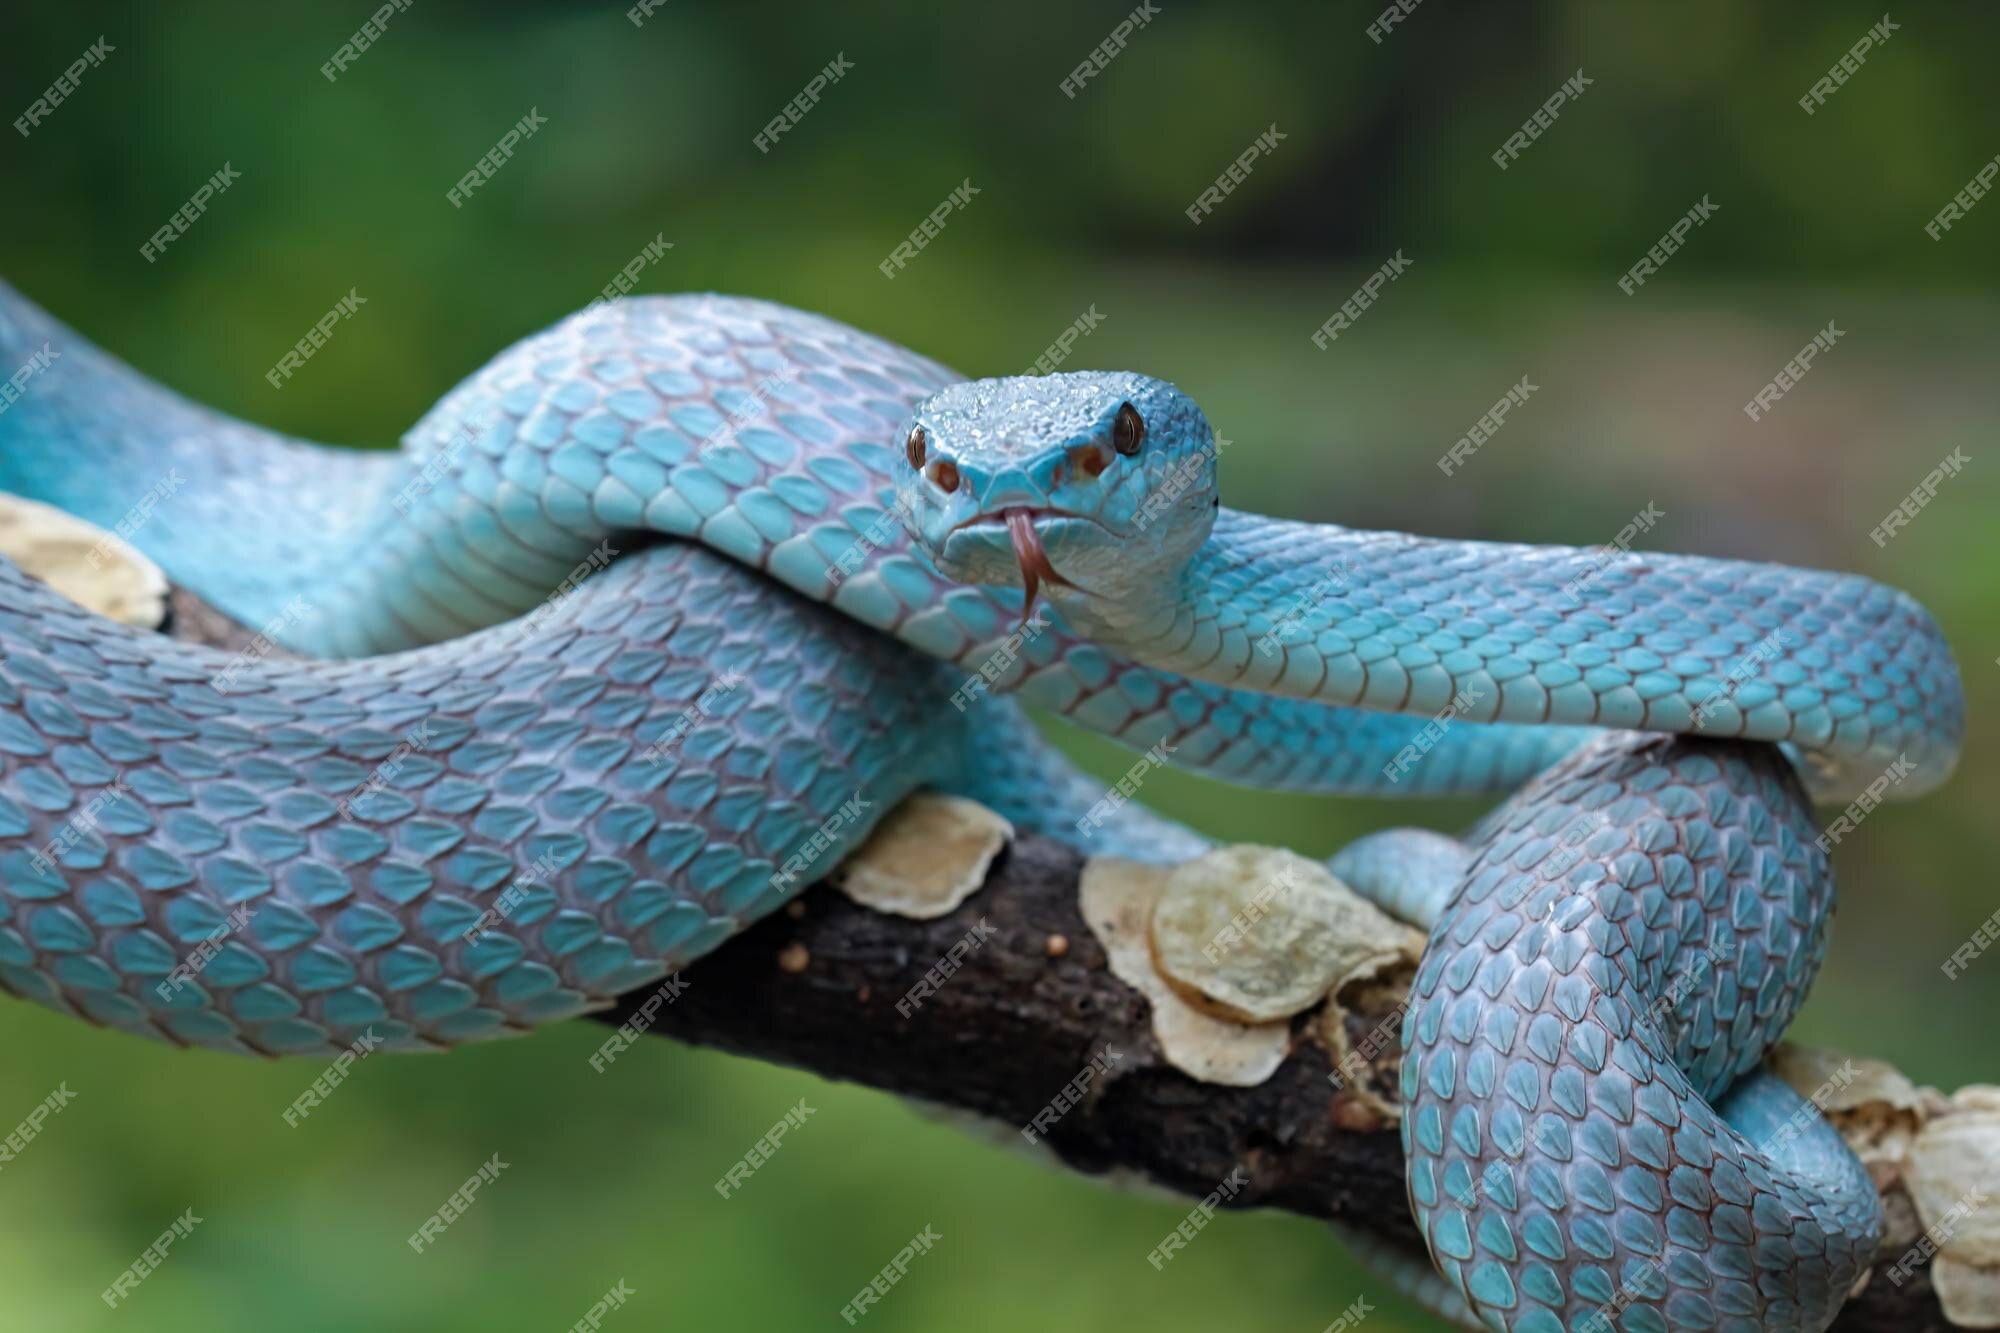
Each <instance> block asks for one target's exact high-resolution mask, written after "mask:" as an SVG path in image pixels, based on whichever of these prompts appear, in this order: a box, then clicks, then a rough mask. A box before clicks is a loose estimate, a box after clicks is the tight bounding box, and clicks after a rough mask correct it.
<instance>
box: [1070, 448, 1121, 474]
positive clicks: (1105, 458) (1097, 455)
mask: <svg viewBox="0 0 2000 1333" xmlns="http://www.w3.org/2000/svg"><path fill="white" fill-rule="evenodd" d="M1069 461H1070V462H1072V463H1074V464H1075V465H1076V468H1077V470H1078V471H1080V472H1082V473H1083V474H1084V475H1085V476H1090V477H1101V476H1103V475H1104V469H1106V468H1108V467H1110V466H1111V455H1109V454H1107V453H1105V452H1104V450H1102V449H1100V448H1098V447H1097V446H1096V445H1094V444H1081V445H1078V446H1077V447H1076V448H1074V449H1072V450H1070V451H1069Z"/></svg>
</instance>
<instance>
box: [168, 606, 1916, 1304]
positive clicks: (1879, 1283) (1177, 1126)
mask: <svg viewBox="0 0 2000 1333" xmlns="http://www.w3.org/2000/svg"><path fill="white" fill-rule="evenodd" d="M169 628H170V632H171V633H173V634H175V635H176V636H177V637H181V638H188V639H193V640H196V641H199V642H206V643H211V644H214V645H216V646H219V647H225V648H232V649H235V648H241V647H242V646H243V645H244V644H246V643H247V642H249V640H250V639H251V637H252V636H251V635H250V634H249V633H248V632H247V631H245V630H243V629H242V628H241V627H240V626H237V625H235V624H234V623H233V622H231V621H229V620H228V619H227V618H226V617H223V616H221V615H219V614H218V613H216V612H215V611H213V610H212V609H210V608H208V607H206V606H204V605H203V604H202V603H200V602H199V601H198V600H197V599H195V598H193V597H192V596H190V595H189V594H188V593H186V592H185V591H184V590H179V589H176V590H175V592H174V595H173V598H172V621H171V624H170V627H169ZM1082 869H1083V858H1082V856H1081V855H1080V854H1079V853H1078V852H1076V851H1075V850H1073V849H1071V848H1069V847H1067V846H1065V845H1063V844H1060V843H1056V842H1054V841H1051V840H1048V839H1043V838H1034V837H1027V838H1021V839H1019V840H1017V841H1016V842H1015V843H1014V844H1013V845H1012V846H1011V847H1009V848H1008V849H1007V850H1006V851H1004V852H1003V853H1001V855H1000V857H999V858H998V859H997V860H996V861H995V863H994V865H993V867H992V869H991V871H990V872H989V874H988V876H987V881H986V884H985V886H984V887H983V888H982V889H980V890H979V891H978V892H977V893H975V894H973V895H972V896H971V897H970V898H969V899H967V900H966V901H965V902H964V903H963V904H961V905H960V906H959V907H958V908H957V909H956V910H954V911H953V912H951V913H949V914H948V915H945V916H942V917H939V918H937V919H935V920H929V921H918V920H912V919H909V918H906V917H900V916H891V915H886V914H884V913H881V912H877V911H875V910H873V909H871V908H867V907H863V906H861V905H859V904H857V903H855V902H853V901H851V900H850V899H848V898H847V897H845V896H844V895H842V894H841V893H839V892H838V891H836V890H834V889H832V888H830V887H827V886H824V885H822V886H819V887H817V888H816V889H815V890H814V891H812V892H810V893H808V894H806V895H805V896H804V897H803V898H801V899H799V900H798V901H797V902H795V903H793V904H792V905H791V907H790V908H788V909H787V910H785V911H782V912H779V913H776V914H774V915H773V916H770V917H768V918H766V919H765V920H763V921H761V922H759V923H758V924H756V925H754V926H752V927H751V928H750V929H748V930H746V931H744V932H743V933H742V934H741V935H739V936H737V937H736V938H734V939H732V940H730V941H729V942H727V943H726V944H724V945H723V946H722V947H721V948H719V949H717V950H716V951H715V952H714V953H713V954H710V955H709V956H708V957H706V958H704V959H702V960H701V961H700V962H698V963H696V964H694V965H693V966H691V967H689V968H687V969H686V970H685V971H684V972H683V973H682V977H683V979H684V980H685V981H686V982H688V985H687V987H686V989H685V990H683V991H682V992H681V993H680V994H679V995H678V996H677V997H676V998H675V999H674V1000H673V1002H672V1003H669V1004H666V1005H664V1006H656V1007H655V1009H654V1011H653V1015H652V1017H651V1020H650V1023H649V1025H647V1026H646V1027H645V1030H646V1031H647V1032H649V1033H651V1034H653V1035H657V1036H666V1037H675V1038H678V1039H680V1040H682V1041H686V1042H689V1043H692V1044H694V1045H700V1046H712V1047H715V1048H717V1049H719V1050H725V1051H729V1052H732V1053H734V1054H737V1055H743V1056H748V1057H750V1058H752V1059H758V1060H767V1061H771V1062H774V1063H778V1064H784V1065H791V1066H793V1067H796V1068H799V1069H805V1070H809V1071H811V1072H813V1073H816V1074H819V1075H822V1076H824V1077H827V1078H836V1079H844V1080H847V1081H849V1082H854V1083H860V1084H864V1085H866V1086H869V1087H873V1088H880V1089H882V1090H884V1091H887V1092H893V1093H897V1094H900V1095H904V1096H910V1097H917V1098H922V1099H924V1100H926V1101H930V1102H934V1103H937V1104H940V1105H942V1106H946V1107H951V1108H955V1109H957V1110H961V1111H967V1112H971V1113H974V1114H976V1115H980V1116H983V1117H986V1118H988V1119H991V1120H993V1121H995V1122H997V1123H998V1124H999V1125H1001V1126H1003V1127H1004V1128H1005V1131H1006V1132H1008V1133H1012V1132H1016V1131H1017V1130H1018V1129H1019V1128H1020V1127H1022V1126H1026V1125H1029V1124H1030V1123H1031V1122H1032V1121H1033V1120H1034V1118H1035V1116H1036V1114H1037V1113H1038V1112H1041V1111H1042V1110H1043V1109H1044V1108H1045V1107H1047V1106H1048V1105H1049V1104H1050V1101H1051V1099H1052V1098H1053V1097H1054V1096H1055V1094H1056V1093H1057V1091H1058V1090H1060V1089H1062V1088H1064V1087H1065V1086H1066V1085H1068V1084H1069V1083H1070V1082H1071V1080H1072V1079H1075V1078H1076V1077H1077V1075H1078V1074H1079V1072H1080V1071H1082V1070H1084V1069H1085V1068H1086V1067H1087V1066H1089V1065H1090V1064H1091V1063H1092V1060H1093V1058H1094V1057H1097V1056H1098V1055H1099V1054H1100V1053H1101V1052H1103V1051H1104V1050H1105V1049H1106V1048H1107V1047H1110V1048H1111V1049H1113V1050H1115V1051H1117V1052H1118V1053H1119V1056H1120V1058H1119V1059H1118V1060H1117V1061H1115V1062H1114V1063H1113V1065H1112V1068H1111V1070H1110V1072H1109V1073H1108V1074H1106V1075H1104V1076H1103V1077H1100V1078H1097V1079H1095V1080H1094V1081H1093V1082H1092V1083H1091V1084H1090V1086H1089V1089H1088V1091H1087V1093H1086V1094H1085V1096H1084V1099H1083V1100H1082V1102H1081V1103H1080V1104H1078V1105H1076V1106H1074V1107H1072V1108H1070V1109H1069V1110H1068V1111H1066V1112H1064V1113H1062V1114H1061V1115H1060V1118H1058V1119H1057V1120H1056V1121H1055V1123H1054V1124H1053V1126H1051V1127H1050V1128H1049V1129H1048V1130H1047V1132H1046V1134H1045V1136H1043V1137H1044V1141H1045V1142H1046V1144H1047V1146H1048V1147H1049V1148H1050V1149H1051V1150H1053V1151H1054V1152H1055V1154H1056V1155H1057V1156H1058V1157H1060V1158H1061V1159H1062V1161H1063V1162H1064V1163H1065V1164H1067V1165H1068V1166H1070V1167H1072V1168H1074V1169H1076V1170H1078V1171H1083V1172H1087V1173H1091V1174H1101V1173H1104V1172H1109V1171H1129V1172H1136V1173H1138V1174H1140V1175H1142V1176H1144V1177H1145V1178H1147V1179H1149V1180H1151V1181H1153V1182H1155V1183H1157V1184H1159V1185H1163V1186H1166V1187H1168V1188H1170V1189H1173V1190H1176V1191H1178V1192H1180V1193H1183V1194H1186V1195H1189V1196H1191V1197H1193V1198H1197V1199H1198V1198H1202V1197H1204V1196H1206V1195H1207V1194H1209V1192H1210V1191H1212V1190H1214V1189H1215V1188H1216V1186H1217V1185H1218V1184H1219V1183H1220V1182H1221V1181H1222V1180H1224V1178H1225V1177H1227V1176H1229V1174H1230V1173H1231V1172H1232V1171H1233V1170H1235V1169H1236V1168H1238V1167H1239V1166H1240V1167H1242V1168H1243V1170H1244V1173H1245V1175H1246V1176H1247V1177H1248V1181H1249V1183H1248V1185H1247V1186H1245V1187H1244V1188H1243V1189H1241V1190H1240V1191H1239V1192H1237V1193H1236V1194H1235V1195H1234V1196H1233V1197H1232V1198H1230V1199H1229V1200H1228V1201H1227V1202H1226V1203H1225V1205H1224V1206H1226V1207H1232V1208H1245V1207H1265V1208H1282V1209H1285V1210H1286V1211H1289V1212H1294V1213H1298V1214H1300V1215H1302V1216H1306V1217H1315V1218H1328V1219H1331V1218H1340V1219H1342V1220H1344V1221H1346V1222H1348V1223H1351V1224H1354V1225H1357V1226H1360V1227H1362V1228H1364V1229H1366V1230H1368V1231H1370V1232H1373V1233H1377V1234H1379V1235H1380V1236H1382V1237H1383V1238H1384V1239H1385V1240H1388V1241H1390V1242H1392V1243H1394V1244H1397V1245H1400V1246H1403V1247H1405V1248H1406V1249H1408V1250H1409V1251H1410V1253H1412V1254H1413V1255H1417V1254H1421V1251H1420V1249H1419V1248H1418V1247H1419V1245H1420V1241H1419V1238H1418V1236H1417V1232H1416V1229H1415V1226H1414V1225H1413V1223H1412V1222H1411V1220H1410V1213H1409V1205H1408V1201H1407V1199H1406V1198H1405V1195H1404V1187H1403V1159H1402V1149H1401V1147H1400V1145H1399V1143H1398V1141H1397V1135H1396V1132H1395V1129H1394V1126H1393V1125H1387V1126H1385V1125H1384V1124H1383V1123H1382V1118H1381V1116H1380V1115H1379V1114H1377V1113H1376V1112H1375V1111H1373V1110H1372V1109H1370V1108H1369V1107H1368V1106H1367V1105H1366V1104H1364V1103H1363V1102H1362V1101H1361V1100H1360V1099H1358V1098H1356V1097H1355V1096H1354V1095H1353V1093H1352V1091H1351V1090H1349V1091H1337V1090H1336V1089H1335V1088H1334V1087H1333V1086H1332V1084H1331V1083H1330V1082H1329V1080H1328V1075H1329V1074H1330V1073H1331V1072H1332V1068H1333V1066H1332V1061H1331V1058H1330V1057H1329V1055H1328V1053H1327V1051H1326V1050H1325V1048H1324V1047H1323V1046H1322V1045H1320V1043H1319V1042H1318V1041H1316V1040H1312V1039H1310V1038H1308V1037H1307V1036H1306V1035H1305V1034H1304V1029H1305V1027H1306V1025H1307V1022H1308V1017H1309V1016H1302V1017H1301V1018H1299V1019H1297V1020H1294V1037H1295V1040H1294V1042H1293V1048H1292V1052H1291V1054H1290V1055H1289V1056H1288V1057H1287V1059H1286V1060H1285V1061H1284V1063H1283V1064H1282V1065H1280V1066H1279V1068H1278V1070H1277V1071H1276V1072H1275V1073H1274V1074H1273V1075H1272V1076H1271V1077H1270V1078H1269V1079H1267V1080H1266V1081H1264V1082H1263V1083H1261V1084H1259V1085H1257V1086H1256V1087H1251V1088H1232V1087H1221V1086H1218V1085H1215V1084H1209V1083H1202V1082H1197V1081H1196V1080H1195V1079H1193V1078H1190V1077H1189V1076H1188V1075H1186V1074H1183V1073H1182V1072H1180V1070H1178V1069H1176V1068H1174V1067H1173V1066H1172V1065H1170V1064H1168V1063H1167V1062H1166V1060H1165V1058H1164V1056H1163V1055H1162V1053H1161V1050H1160V1047H1159V1044H1158V1042H1157V1041H1155V1040H1154V1037H1153V1034H1152V1027H1151V1020H1150V1014H1149V1010H1148V1004H1147V1001H1146V1000H1145V998H1144V997H1143V996H1141V995H1140V994H1139V993H1138V992H1136V991H1134V990H1132V989H1131V988H1130V987H1128V986H1126V985H1125V984H1124V983H1123V982H1121V981H1119V980H1118V979H1117V978H1116V977H1114V976H1112V975H1111V973H1110V972H1109V970H1107V968H1106V966H1105V956H1104V950H1103V949H1102V947H1100V945H1099V944H1098V942H1097V939H1096V937H1095V936H1094V935H1092V933H1091V931H1090V928H1089V927H1088V926H1087V925H1086V924H1085V923H1084V920H1083V917H1082V915H1081V914H1080V912H1079V909H1078V893H1079V876H1080V875H1081V873H1082ZM976 926H979V927H982V931H983V930H984V929H985V928H990V930H991V933H990V934H987V935H984V937H983V938H982V939H981V941H980V942H979V943H978V945H977V947H975V948H972V949H970V950H969V951H962V952H963V956H962V959H961V962H960V964H959V967H958V969H957V971H955V972H954V973H952V975H951V976H950V977H949V979H948V980H946V981H944V982H943V983H942V984H941V985H938V986H937V987H936V989H935V991H934V992H933V993H930V994H927V995H925V996H923V998H922V999H921V1000H920V1001H918V1002H915V1003H912V1004H906V1005H904V1006H903V1007H904V1009H906V1010H908V1011H909V1012H908V1014H907V1016H906V1015H905V1014H904V1013H903V1012H899V1009H898V1003H897V1002H898V1001H900V1000H903V999H904V997H905V996H908V995H910V993H911V992H912V990H913V989H915V988H916V987H917V986H918V984H919V982H921V981H922V980H923V979H924V976H925V974H926V973H927V972H929V971H930V970H931V969H932V968H933V967H934V966H935V965H936V964H937V963H938V962H939V961H940V960H941V959H943V958H944V957H945V956H946V954H947V952H948V951H950V950H951V949H952V947H953V946H954V945H957V944H959V943H960V942H961V941H963V940H966V939H967V937H968V936H969V935H973V934H974V928H975V927H976ZM650 993H651V992H638V993H635V994H634V995H632V996H629V997H627V999H626V1002H625V1003H624V1004H623V1005H621V1006H620V1008H618V1009H617V1010H615V1011H612V1012H609V1013H606V1014H602V1015H598V1017H599V1018H600V1019H601V1021H603V1022H606V1023H610V1024H619V1023H624V1022H627V1021H630V1020H633V1019H635V1017H637V1016H638V1009H639V1006H640V1005H641V1004H643V1003H644V1002H645V1000H646V997H647V995H648V994H650ZM1389 1005H1390V1007H1393V997H1390V998H1389ZM1378 1017H1380V1015H1378V1014H1362V1015H1357V1016H1355V1017H1354V1018H1353V1019H1352V1022H1353V1023H1355V1024H1358V1025H1359V1028H1358V1030H1356V1031H1354V1032H1353V1033H1352V1035H1353V1036H1354V1037H1355V1038H1357V1039H1358V1038H1359V1037H1360V1036H1361V1035H1362V1034H1363V1033H1365V1032H1366V1031H1367V1030H1368V1029H1369V1028H1371V1027H1372V1026H1373V1025H1374V1021H1375V1019H1376V1018H1378ZM1397 1059H1398V1052H1397V1051H1396V1050H1395V1049H1394V1048H1393V1046H1392V1047H1391V1049H1389V1050H1387V1051H1384V1052H1383V1053H1382V1054H1381V1055H1380V1056H1378V1057H1377V1059H1376V1060H1375V1062H1374V1063H1373V1064H1372V1065H1371V1066H1370V1068H1369V1069H1368V1071H1367V1072H1366V1074H1365V1075H1364V1077H1365V1078H1366V1079H1367V1080H1368V1082H1369V1085H1370V1086H1372V1087H1373V1088H1375V1089H1376V1090H1378V1091H1379V1092H1381V1093H1383V1094H1384V1095H1386V1096H1387V1097H1388V1098H1389V1100H1391V1101H1393V1100H1394V1098H1395V1094H1394V1091H1393V1089H1394V1088H1395V1086H1396V1067H1397ZM1901 1253H1902V1246H1901V1245H1900V1244H1899V1245H1897V1246H1895V1247H1893V1252H1891V1253H1887V1254H1885V1255H1883V1256H1881V1257H1880V1262H1878V1264H1877V1269H1876V1273H1875V1275H1874V1276H1873V1277H1872V1278H1871V1280H1870V1281H1869V1283H1868V1285H1867V1286H1866V1287H1865V1288H1864V1289H1863V1290H1862V1291H1861V1292H1860V1293H1859V1294H1858V1295H1856V1296H1854V1297H1853V1298H1852V1299H1850V1300H1849V1301H1848V1303H1847V1305H1846V1307H1845V1308H1844V1309H1843V1310H1842V1312H1841V1315H1840V1318H1839V1319H1838V1320H1836V1321H1835V1323H1834V1325H1833V1327H1834V1330H1836V1333H1878V1331H1879V1333H1950V1330H1951V1329H1952V1328H1953V1326H1952V1325H1951V1324H1950V1323H1949V1322H1948V1321H1947V1320H1946V1318H1945V1316H1944V1313H1943V1311H1942V1310H1941V1309H1940V1308H1939V1306H1938V1303H1937V1299H1936V1296H1935V1294H1934V1292H1933V1291H1932V1288H1931V1282H1930V1275H1929V1269H1928V1266H1927V1265H1926V1266H1925V1267H1921V1268H1919V1269H1918V1270H1917V1271H1916V1272H1915V1274H1913V1275H1912V1276H1911V1277H1910V1278H1909V1279H1908V1280H1907V1281H1905V1282H1904V1283H1903V1284H1902V1285H1901V1286H1900V1287H1898V1286H1895V1285H1892V1284H1891V1283H1890V1282H1889V1281H1888V1280H1887V1279H1886V1278H1885V1277H1884V1276H1883V1275H1882V1269H1883V1268H1884V1267H1885V1266H1886V1265H1888V1264H1892V1263H1894V1262H1896V1260H1897V1259H1898V1258H1900V1257H1901Z"/></svg>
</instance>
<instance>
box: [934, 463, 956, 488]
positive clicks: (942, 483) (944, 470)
mask: <svg viewBox="0 0 2000 1333" xmlns="http://www.w3.org/2000/svg"><path fill="white" fill-rule="evenodd" d="M931 480H932V481H933V482H935V483H937V488H938V489H939V490H941V491H943V492H944V493H945V494H946V495H950V494H951V493H952V492H953V491H955V490H957V489H958V464H956V463H954V462H952V461H951V460H950V459H949V458H940V459H938V461H937V462H935V463H932V464H931Z"/></svg>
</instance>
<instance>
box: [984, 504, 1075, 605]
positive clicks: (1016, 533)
mask: <svg viewBox="0 0 2000 1333" xmlns="http://www.w3.org/2000/svg"><path fill="white" fill-rule="evenodd" d="M1042 512H1044V513H1046V512H1047V511H1046V510H1044V511H1042ZM1035 513H1036V511H1034V510H1030V509H1022V508H1019V507H1014V508H1008V509H1003V510H1001V511H1000V517H1001V519H1002V521H1004V522H1005V523H1006V524H1007V536H1008V538H1009V539H1010V540H1012V541H1013V543H1014V558H1015V559H1016V560H1018V561H1020V563H1021V587H1022V588H1023V589H1024V590H1025V591H1026V596H1024V597H1023V598H1022V600H1021V622H1022V623H1023V624H1026V623H1027V620H1028V614H1029V613H1030V612H1031V611H1033V610H1034V609H1035V594H1036V593H1037V592H1038V591H1040V589H1041V582H1042V580H1043V579H1047V580H1048V581H1049V583H1050V584H1051V585H1053V586H1055V587H1058V588H1074V587H1076V585H1075V584H1074V583H1071V582H1070V581H1069V580H1068V579H1066V578H1064V577H1063V576H1062V575H1061V574H1060V573H1058V572H1057V570H1056V567H1055V566H1054V565H1053V564H1050V563H1049V553H1048V550H1047V549H1046V548H1045V547H1043V545H1042V534H1041V533H1040V532H1038V531H1036V530H1035Z"/></svg>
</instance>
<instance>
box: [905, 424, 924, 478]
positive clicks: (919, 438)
mask: <svg viewBox="0 0 2000 1333" xmlns="http://www.w3.org/2000/svg"><path fill="white" fill-rule="evenodd" d="M903 448H904V451H905V452H906V453H908V454H909V456H910V466H911V467H913V468H915V469H917V470H918V471H919V472H921V471H923V467H924V428H923V427H922V426H912V427H910V438H909V441H908V442H907V443H906V444H905V445H904V446H903Z"/></svg>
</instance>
